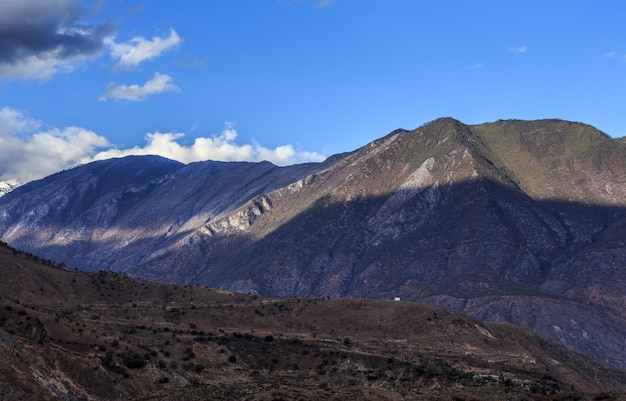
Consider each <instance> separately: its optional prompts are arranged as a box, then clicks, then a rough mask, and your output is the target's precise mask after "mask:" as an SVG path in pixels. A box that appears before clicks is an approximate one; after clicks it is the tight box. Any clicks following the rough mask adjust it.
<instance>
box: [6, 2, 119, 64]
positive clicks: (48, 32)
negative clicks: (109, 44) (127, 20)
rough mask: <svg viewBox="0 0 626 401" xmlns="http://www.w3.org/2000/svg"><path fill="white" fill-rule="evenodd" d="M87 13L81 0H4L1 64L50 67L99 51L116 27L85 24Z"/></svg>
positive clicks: (108, 24) (107, 24)
mask: <svg viewBox="0 0 626 401" xmlns="http://www.w3.org/2000/svg"><path fill="white" fill-rule="evenodd" d="M84 12H85V10H84V8H83V5H82V3H81V2H80V1H79V0H0V64H4V65H5V67H6V66H7V65H12V66H15V67H18V66H20V65H21V64H28V63H31V64H32V63H33V62H34V61H38V62H39V63H41V62H45V63H46V64H47V65H49V66H50V65H52V64H54V63H63V62H65V61H69V60H71V59H76V58H80V57H87V56H91V55H94V54H97V53H98V52H99V51H100V50H101V49H102V46H103V40H104V38H105V37H106V36H108V35H111V34H112V31H113V26H112V24H110V23H105V24H101V25H96V26H94V25H86V24H83V23H81V22H80V18H81V17H82V16H83V14H84ZM5 70H6V68H5Z"/></svg>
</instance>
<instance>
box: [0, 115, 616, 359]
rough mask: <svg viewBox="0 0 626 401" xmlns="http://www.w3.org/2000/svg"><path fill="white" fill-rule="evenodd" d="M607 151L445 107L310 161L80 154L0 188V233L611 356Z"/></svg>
mask: <svg viewBox="0 0 626 401" xmlns="http://www.w3.org/2000/svg"><path fill="white" fill-rule="evenodd" d="M624 160H626V145H625V144H624V142H623V141H620V140H615V139H611V138H609V137H607V136H606V135H604V134H603V133H601V132H599V131H597V130H596V129H594V128H593V127H590V126H587V125H584V124H579V123H571V122H566V121H559V120H541V121H498V122H495V123H490V124H482V125H474V126H467V125H464V124H462V123H460V122H458V121H455V120H453V119H449V118H446V119H440V120H436V121H433V122H431V123H428V124H426V125H424V126H422V127H419V128H417V129H415V130H413V131H405V130H396V131H394V132H392V133H390V134H389V135H387V136H386V137H383V138H381V139H379V140H377V141H374V142H372V143H370V144H368V145H366V146H364V147H363V148H361V149H358V150H356V151H354V152H351V153H348V154H343V155H337V156H334V157H332V158H330V159H329V160H327V161H326V162H324V163H321V164H306V165H296V166H289V167H276V166H273V165H271V164H269V163H217V162H203V163H194V164H190V165H186V166H184V165H181V164H179V163H176V162H172V161H168V160H165V159H161V158H127V159H120V160H109V161H106V162H98V163H93V164H91V165H87V166H83V167H79V168H76V169H74V170H70V171H67V172H64V173H59V174H57V175H55V176H52V177H48V178H46V179H44V180H41V181H39V182H36V183H31V184H28V185H25V186H23V187H20V188H18V189H16V190H14V191H12V192H11V193H9V194H7V195H5V196H3V197H2V198H0V237H1V239H2V240H3V241H6V242H8V243H9V244H10V245H12V246H14V247H17V248H21V249H25V250H28V251H30V252H33V253H35V254H37V255H39V256H40V257H43V258H49V259H53V260H56V261H64V262H65V263H67V264H68V265H69V266H71V267H77V268H80V269H84V270H96V269H112V270H117V271H124V272H127V273H129V274H131V275H133V276H136V277H140V278H144V279H150V280H157V281H162V282H169V283H196V284H201V285H205V286H210V287H217V288H222V289H230V290H235V291H241V292H248V293H256V294H260V295H271V296H284V297H296V296H297V297H343V298H346V297H360V298H386V299H393V298H394V297H400V298H401V299H403V300H411V301H418V302H428V303H432V304H435V305H437V306H442V307H445V308H448V309H451V310H455V311H461V312H464V313H466V314H470V315H472V316H475V317H478V318H480V319H483V320H488V321H498V322H503V321H507V322H511V323H515V324H518V325H521V326H522V327H525V328H527V329H530V330H533V331H534V332H536V333H538V334H540V335H541V336H543V337H544V338H547V339H550V340H553V341H556V342H559V343H561V344H563V345H565V346H566V347H569V348H570V349H572V350H576V351H578V352H582V353H585V354H586V355H590V356H592V357H594V358H595V359H597V360H598V361H601V362H603V363H605V364H608V365H611V366H614V367H619V368H622V369H626V349H625V347H626V345H625V344H624V340H623V339H624V338H626V312H625V311H626V297H625V296H624V288H626V269H625V268H624V266H626V245H625V242H624V241H625V240H624V238H626V163H625V161H624ZM129 172H130V174H129Z"/></svg>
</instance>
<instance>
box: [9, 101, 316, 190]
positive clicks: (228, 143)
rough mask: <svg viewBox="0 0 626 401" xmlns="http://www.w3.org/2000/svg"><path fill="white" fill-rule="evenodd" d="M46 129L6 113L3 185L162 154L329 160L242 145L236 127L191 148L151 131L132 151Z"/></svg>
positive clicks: (289, 148) (89, 134)
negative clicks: (111, 160)
mask: <svg viewBox="0 0 626 401" xmlns="http://www.w3.org/2000/svg"><path fill="white" fill-rule="evenodd" d="M42 126H43V124H42V123H41V122H39V121H37V120H35V119H33V118H31V117H29V116H28V115H26V113H24V112H23V111H20V110H16V109H13V108H10V107H5V108H3V109H0V182H1V181H6V182H9V183H12V184H23V183H26V182H28V181H32V180H36V179H40V178H43V177H46V176H48V175H50V174H53V173H56V172H58V171H60V170H63V169H67V168H70V167H74V166H76V165H79V164H84V163H88V162H91V161H94V160H104V159H109V158H114V157H124V156H130V155H160V156H163V157H167V158H169V159H173V160H178V161H180V162H183V163H190V162H195V161H204V160H219V161H251V162H258V161H263V160H267V161H270V162H272V163H274V164H277V165H290V164H295V163H304V162H313V161H322V160H324V159H325V157H324V156H322V155H321V154H319V153H315V152H304V151H298V150H296V149H295V148H294V147H293V145H282V146H277V147H276V148H274V149H270V148H266V147H264V146H262V145H260V144H259V143H256V142H255V143H253V144H241V145H240V144H237V143H236V139H237V131H236V130H235V129H234V127H233V126H232V124H227V125H226V127H225V129H224V130H223V131H222V132H221V133H220V134H219V135H214V136H212V137H199V138H196V139H195V140H194V142H193V144H191V145H184V144H182V143H181V139H182V138H183V137H184V134H183V133H180V132H167V133H161V132H154V133H149V134H147V135H146V137H145V140H146V143H145V145H144V146H136V147H133V148H130V149H117V148H114V147H113V145H111V143H109V141H108V140H107V139H106V138H104V137H102V136H100V135H97V134H96V133H95V132H93V131H90V130H87V129H85V128H81V127H65V128H63V129H57V128H52V129H47V130H42V129H41V127H42ZM102 149H106V150H102Z"/></svg>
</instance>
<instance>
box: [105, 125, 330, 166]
mask: <svg viewBox="0 0 626 401" xmlns="http://www.w3.org/2000/svg"><path fill="white" fill-rule="evenodd" d="M183 137H184V134H183V133H180V132H166V133H162V132H154V133H149V134H147V135H146V137H145V140H146V144H145V145H144V146H143V147H138V146H136V147H134V148H131V149H109V150H106V151H103V152H100V153H98V154H96V155H95V156H94V160H102V159H109V158H113V157H124V156H130V155H159V156H163V157H167V158H169V159H173V160H178V161H180V162H183V163H191V162H196V161H203V160H218V161H263V160H267V161H269V162H272V163H274V164H278V165H290V164H295V163H304V162H311V161H322V160H324V159H325V157H324V156H322V155H320V154H319V153H315V152H303V151H296V150H295V149H294V147H293V145H282V146H278V147H276V148H274V149H269V148H266V147H264V146H262V145H260V144H258V143H254V144H252V145H250V144H243V145H239V144H237V143H236V142H235V139H236V138H237V131H235V129H234V128H233V126H232V125H231V124H227V126H226V128H225V129H224V130H223V131H222V132H221V133H220V134H219V135H215V136H213V137H210V138H207V137H199V138H196V139H195V140H194V142H193V144H191V145H188V146H186V145H183V144H181V143H180V142H179V140H180V139H182V138H183Z"/></svg>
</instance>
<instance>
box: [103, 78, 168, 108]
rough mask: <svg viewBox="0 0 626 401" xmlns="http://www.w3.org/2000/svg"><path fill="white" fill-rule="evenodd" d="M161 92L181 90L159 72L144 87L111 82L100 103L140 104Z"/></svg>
mask: <svg viewBox="0 0 626 401" xmlns="http://www.w3.org/2000/svg"><path fill="white" fill-rule="evenodd" d="M161 92H180V88H178V87H177V86H176V85H174V84H173V83H172V78H171V77H170V76H169V75H166V74H159V73H158V72H157V73H155V74H154V76H153V77H152V78H151V79H149V80H148V81H147V82H146V83H145V84H144V85H143V86H139V85H128V86H127V85H119V84H117V83H115V82H111V83H110V84H109V86H107V88H106V89H105V91H104V94H103V95H102V96H100V97H99V98H98V101H100V102H104V101H106V100H107V99H122V100H130V101H133V102H139V101H142V100H145V99H147V98H148V97H149V96H151V95H155V94H157V93H161Z"/></svg>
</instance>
